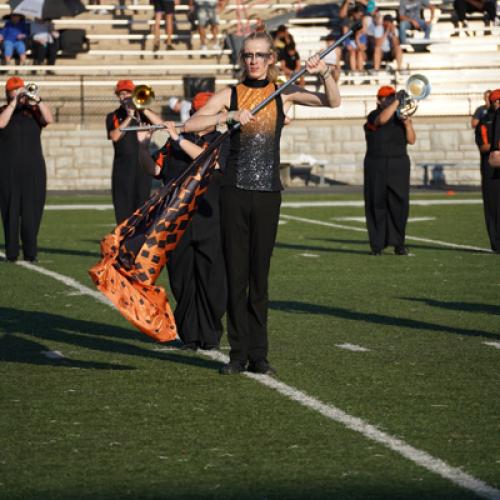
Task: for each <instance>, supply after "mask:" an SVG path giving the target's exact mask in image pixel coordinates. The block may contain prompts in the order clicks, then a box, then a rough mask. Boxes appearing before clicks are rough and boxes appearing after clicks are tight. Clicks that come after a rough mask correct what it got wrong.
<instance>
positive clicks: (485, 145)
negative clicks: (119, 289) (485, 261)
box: [475, 90, 500, 253]
mask: <svg viewBox="0 0 500 500" xmlns="http://www.w3.org/2000/svg"><path fill="white" fill-rule="evenodd" d="M488 97H489V99H490V101H491V102H490V106H489V107H488V109H487V111H486V113H484V114H483V115H482V116H481V118H480V120H479V123H478V125H477V127H476V130H475V136H476V144H477V147H478V148H479V154H480V157H481V167H480V168H481V193H482V196H483V209H484V220H485V223H486V231H487V232H488V236H489V239H490V246H491V249H492V250H493V251H494V252H495V253H500V170H499V169H498V168H493V167H492V166H491V165H490V163H489V156H490V151H491V145H492V142H493V141H494V139H493V134H494V132H493V126H494V118H495V113H496V110H497V109H499V108H500V90H496V91H493V92H489V93H488Z"/></svg>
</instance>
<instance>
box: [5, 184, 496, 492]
mask: <svg viewBox="0 0 500 500" xmlns="http://www.w3.org/2000/svg"><path fill="white" fill-rule="evenodd" d="M411 199H412V203H411V210H410V221H409V224H408V228H407V244H408V246H409V247H410V251H411V254H410V255H409V256H395V255H394V254H393V253H392V248H390V249H387V250H386V251H385V253H384V255H382V256H379V257H374V256H370V255H368V250H369V247H368V242H367V234H366V231H365V223H364V218H363V213H364V210H363V204H362V196H361V194H326V193H325V194H317V195H308V194H285V195H284V198H283V205H282V211H281V220H280V226H279V233H278V241H277V244H276V247H275V251H274V256H273V260H272V266H271V276H270V310H269V321H268V327H269V340H270V355H269V360H270V362H271V363H272V365H273V366H274V367H275V368H276V369H277V375H276V377H273V378H271V377H267V376H262V375H253V374H244V375H241V376H226V377H224V376H221V375H219V374H218V368H219V367H220V366H221V363H223V362H224V361H225V360H226V359H227V358H226V357H227V354H228V348H227V341H226V338H225V337H224V338H223V343H222V346H221V350H220V351H218V352H214V351H210V352H202V351H199V352H197V353H192V352H186V351H182V350H179V349H178V348H177V347H176V345H164V344H159V343H155V342H154V341H152V340H150V339H149V338H148V337H146V336H145V335H143V334H141V333H140V332H138V331H136V330H135V329H134V328H133V327H132V326H131V325H130V324H129V323H128V322H126V321H125V320H124V319H123V318H122V317H121V315H120V314H119V313H118V312H117V311H115V310H114V309H113V308H112V307H111V306H110V305H109V303H108V302H107V301H106V300H105V299H104V298H103V296H101V295H100V294H99V293H98V292H97V291H96V289H95V288H94V286H93V284H92V282H91V280H90V278H89V276H88V274H87V271H88V269H89V268H90V267H91V266H92V265H94V264H95V263H96V262H97V261H98V260H99V258H100V255H99V240H100V239H101V238H102V237H103V236H104V235H105V234H106V233H108V232H110V231H111V230H112V228H113V226H114V224H113V221H114V217H113V211H112V210H111V209H110V199H109V198H107V197H103V196H90V195H88V196H71V197H69V196H67V197H66V196H65V197H54V196H52V197H49V199H48V202H47V207H46V211H45V214H44V219H43V223H42V227H41V230H40V235H39V248H40V252H39V261H38V262H37V263H36V264H29V263H25V262H23V261H19V263H18V264H11V263H6V262H0V280H1V283H2V288H1V291H0V412H1V413H0V498H2V499H23V500H24V499H43V500H45V499H61V500H66V499H82V500H83V499H86V500H87V499H88V500H90V499H143V498H144V499H169V498H172V499H174V498H186V499H188V498H220V499H226V498H231V499H233V498H234V499H256V500H257V499H258V500H264V499H323V498H324V499H349V500H350V499H391V500H392V499H429V500H430V499H433V500H434V499H447V500H452V499H453V500H455V499H473V498H488V499H500V256H499V255H495V254H493V253H491V252H490V251H489V243H488V239H487V235H486V230H485V224H484V217H483V211H482V205H481V202H480V194H479V193H477V192H470V193H457V194H454V195H453V196H448V195H447V193H446V192H442V191H436V192H422V193H419V192H416V193H414V194H412V197H411ZM0 252H2V256H3V252H4V250H3V235H2V236H0ZM158 283H159V284H160V285H162V286H166V284H167V276H166V274H162V275H161V277H160V279H159V282H158ZM170 296H171V295H170Z"/></svg>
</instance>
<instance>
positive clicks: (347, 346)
mask: <svg viewBox="0 0 500 500" xmlns="http://www.w3.org/2000/svg"><path fill="white" fill-rule="evenodd" d="M335 346H336V347H338V348H339V349H346V350H347V351H353V352H368V351H369V350H370V349H367V348H366V347H363V346H360V345H357V344H349V343H347V344H335Z"/></svg>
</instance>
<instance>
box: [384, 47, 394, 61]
mask: <svg viewBox="0 0 500 500" xmlns="http://www.w3.org/2000/svg"><path fill="white" fill-rule="evenodd" d="M382 61H387V62H390V61H394V56H393V55H392V50H389V51H387V52H383V53H382Z"/></svg>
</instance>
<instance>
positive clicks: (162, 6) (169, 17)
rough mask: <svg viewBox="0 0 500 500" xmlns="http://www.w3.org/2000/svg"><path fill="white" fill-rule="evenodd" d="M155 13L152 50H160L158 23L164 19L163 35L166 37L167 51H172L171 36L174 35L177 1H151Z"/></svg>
mask: <svg viewBox="0 0 500 500" xmlns="http://www.w3.org/2000/svg"><path fill="white" fill-rule="evenodd" d="M152 2H153V8H154V13H155V24H154V29H153V31H154V45H153V50H159V48H160V23H161V20H162V19H163V18H164V19H165V33H166V35H167V42H166V43H167V50H173V48H174V47H173V45H172V35H173V34H174V22H175V4H176V3H177V2H178V0H175V1H174V0H152Z"/></svg>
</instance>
